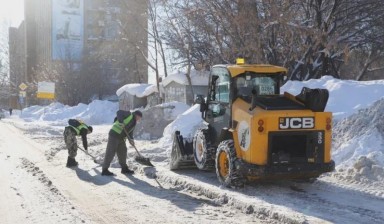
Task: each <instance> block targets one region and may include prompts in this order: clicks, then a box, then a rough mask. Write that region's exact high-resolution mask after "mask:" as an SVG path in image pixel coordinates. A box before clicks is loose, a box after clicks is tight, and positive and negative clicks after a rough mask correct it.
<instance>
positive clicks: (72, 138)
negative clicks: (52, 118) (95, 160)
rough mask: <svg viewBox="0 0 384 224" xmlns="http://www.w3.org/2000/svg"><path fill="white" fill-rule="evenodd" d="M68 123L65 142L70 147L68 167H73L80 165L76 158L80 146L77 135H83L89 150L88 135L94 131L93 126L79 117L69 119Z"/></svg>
mask: <svg viewBox="0 0 384 224" xmlns="http://www.w3.org/2000/svg"><path fill="white" fill-rule="evenodd" d="M68 124H69V126H67V127H65V129H64V142H65V145H66V146H67V149H68V159H67V167H73V166H77V165H78V162H76V160H75V157H76V155H77V148H78V146H77V140H76V136H81V139H82V141H83V147H84V149H85V150H88V141H87V135H88V134H90V133H92V131H93V128H92V126H89V125H86V124H85V123H84V122H83V121H81V120H77V119H69V120H68Z"/></svg>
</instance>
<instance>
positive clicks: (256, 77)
mask: <svg viewBox="0 0 384 224" xmlns="http://www.w3.org/2000/svg"><path fill="white" fill-rule="evenodd" d="M281 84H282V76H281V75H277V74H259V73H253V72H247V73H244V74H242V75H239V76H238V77H236V78H235V88H236V96H237V97H241V98H243V99H244V100H246V101H250V100H251V97H252V91H256V95H257V96H267V95H276V94H280V86H281Z"/></svg>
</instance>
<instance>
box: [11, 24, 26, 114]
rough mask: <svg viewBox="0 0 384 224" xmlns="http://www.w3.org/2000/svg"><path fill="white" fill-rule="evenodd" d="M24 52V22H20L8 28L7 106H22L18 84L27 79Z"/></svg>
mask: <svg viewBox="0 0 384 224" xmlns="http://www.w3.org/2000/svg"><path fill="white" fill-rule="evenodd" d="M26 54H27V49H26V39H25V23H24V22H22V23H21V24H20V26H19V27H17V28H16V27H10V28H9V79H10V89H9V91H10V99H9V106H10V107H11V108H20V107H21V106H22V105H20V102H19V94H20V90H21V89H20V88H19V86H20V84H21V83H23V82H25V80H27V71H26V68H27V66H26V63H27V62H26V57H25V55H26Z"/></svg>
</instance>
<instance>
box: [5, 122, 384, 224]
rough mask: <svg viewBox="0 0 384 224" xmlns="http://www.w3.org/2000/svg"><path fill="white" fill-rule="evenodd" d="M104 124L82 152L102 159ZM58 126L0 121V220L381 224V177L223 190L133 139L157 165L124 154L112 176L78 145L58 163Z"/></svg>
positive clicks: (210, 177) (209, 177)
mask: <svg viewBox="0 0 384 224" xmlns="http://www.w3.org/2000/svg"><path fill="white" fill-rule="evenodd" d="M108 128H109V127H104V126H97V127H94V130H95V133H92V134H91V135H89V145H90V147H89V148H90V153H92V154H93V155H96V156H98V158H99V160H100V161H101V160H102V156H103V153H104V150H105V146H106V142H107V134H106V133H107V132H108ZM62 130H63V127H62V126H54V125H52V124H48V123H39V124H38V123H37V122H33V123H25V122H24V121H22V120H17V119H4V120H2V121H1V124H0V149H1V150H0V161H1V162H0V175H1V178H2V180H4V181H2V182H1V183H0V190H1V191H2V192H4V196H3V198H4V199H2V200H1V203H0V205H1V210H0V215H1V219H0V220H1V221H0V223H250V222H255V223H384V213H383V210H384V185H383V184H382V183H381V182H377V183H369V184H368V183H364V182H357V181H354V180H350V179H345V178H343V177H342V176H340V175H338V174H337V173H331V174H327V175H324V176H322V177H320V178H319V179H318V180H317V181H315V182H314V183H302V182H297V181H279V182H263V183H256V184H252V185H247V186H245V188H242V189H229V188H223V187H221V186H220V185H219V183H218V181H217V179H216V176H215V174H214V173H213V172H212V173H210V172H200V171H198V170H185V171H178V172H172V171H169V170H168V167H167V163H166V160H167V159H166V157H165V156H164V153H161V152H164V151H166V149H161V145H159V144H158V142H157V141H137V146H138V148H139V150H141V151H142V152H143V153H145V155H149V156H150V157H151V161H152V162H153V163H154V164H155V166H156V168H149V167H142V166H140V165H138V164H137V163H135V162H134V161H133V160H132V159H129V161H128V164H129V166H131V167H133V168H134V169H135V171H136V172H135V174H134V175H133V176H124V175H122V174H120V172H119V171H120V169H118V165H116V163H113V164H112V168H111V171H112V172H115V173H116V174H117V176H116V177H104V176H101V175H100V171H101V167H100V165H98V164H95V163H94V162H93V159H90V158H89V157H87V156H86V155H85V154H83V153H82V152H81V151H79V152H78V156H77V160H78V161H79V167H77V168H74V169H68V168H66V167H65V162H66V157H67V151H66V149H65V146H64V142H63V139H62ZM79 143H80V141H79ZM133 156H134V150H132V149H129V158H133ZM154 178H157V180H158V181H159V183H160V184H161V185H162V187H163V188H161V187H160V186H159V185H158V184H157V183H156V181H154V180H153V179H154Z"/></svg>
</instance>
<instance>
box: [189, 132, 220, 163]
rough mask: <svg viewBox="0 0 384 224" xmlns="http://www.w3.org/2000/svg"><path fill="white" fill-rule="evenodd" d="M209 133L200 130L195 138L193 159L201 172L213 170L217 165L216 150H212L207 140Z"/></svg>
mask: <svg viewBox="0 0 384 224" xmlns="http://www.w3.org/2000/svg"><path fill="white" fill-rule="evenodd" d="M207 132H208V130H206V129H199V130H197V131H196V133H195V136H194V138H193V158H194V159H195V164H196V166H197V168H199V169H200V170H211V169H213V168H214V165H215V160H214V154H215V150H214V149H213V148H211V144H210V141H209V140H208V139H207V135H208V134H207Z"/></svg>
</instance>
